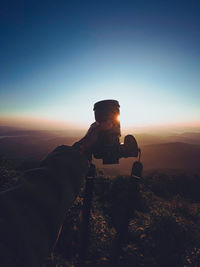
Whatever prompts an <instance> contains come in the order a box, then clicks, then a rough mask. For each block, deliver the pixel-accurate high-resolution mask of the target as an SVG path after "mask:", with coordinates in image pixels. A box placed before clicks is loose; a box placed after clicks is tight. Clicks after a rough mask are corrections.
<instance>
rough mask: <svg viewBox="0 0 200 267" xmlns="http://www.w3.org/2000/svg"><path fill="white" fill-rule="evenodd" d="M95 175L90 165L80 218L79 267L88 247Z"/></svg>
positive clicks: (83, 263)
mask: <svg viewBox="0 0 200 267" xmlns="http://www.w3.org/2000/svg"><path fill="white" fill-rule="evenodd" d="M95 173H96V168H95V165H94V164H91V165H90V168H89V171H88V175H87V176H86V184H85V192H84V200H83V209H82V212H83V217H82V226H81V243H80V251H79V257H80V267H84V266H85V261H86V258H87V251H88V246H89V219H90V210H91V206H92V195H93V188H94V177H95Z"/></svg>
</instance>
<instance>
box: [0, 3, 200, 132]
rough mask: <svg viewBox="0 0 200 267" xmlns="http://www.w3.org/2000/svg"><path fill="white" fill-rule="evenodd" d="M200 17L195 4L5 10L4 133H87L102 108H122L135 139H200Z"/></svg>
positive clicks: (0, 73) (0, 111) (0, 113)
mask: <svg viewBox="0 0 200 267" xmlns="http://www.w3.org/2000/svg"><path fill="white" fill-rule="evenodd" d="M3 5H4V6H3ZM199 11H200V4H199V2H198V1H194V0H193V1H190V2H188V1H177V0H176V1H168V2H164V1H150V2H149V1H134V2H133V1H101V2H97V1H84V2H83V1H59V2H55V1H48V5H47V3H46V2H41V1H28V2H27V1H19V2H14V1H6V2H5V3H4V4H2V8H1V16H0V21H1V23H0V33H1V37H2V42H1V44H0V58H1V63H0V64H1V67H0V125H13V126H20V127H22V126H26V127H30V128H31V127H32V128H35V127H38V128H56V127H58V128H63V129H65V127H67V126H70V127H72V128H73V127H74V128H75V129H86V128H87V127H88V126H89V124H90V123H92V122H93V121H94V115H93V110H92V109H93V105H94V103H95V102H96V101H99V100H102V99H117V100H118V101H119V103H120V106H121V116H120V120H121V125H122V127H124V128H126V129H129V128H131V127H136V128H145V129H146V128H151V127H160V126H161V127H164V126H166V127H167V126H168V125H169V126H170V127H172V128H173V127H175V128H176V127H177V129H180V128H181V127H182V128H184V127H186V129H189V130H190V129H194V128H195V129H196V128H198V129H199V125H200V117H199V114H200V105H199V99H200V80H199V77H200V34H199V28H200V27H199V26H200V16H199V13H200V12H199Z"/></svg>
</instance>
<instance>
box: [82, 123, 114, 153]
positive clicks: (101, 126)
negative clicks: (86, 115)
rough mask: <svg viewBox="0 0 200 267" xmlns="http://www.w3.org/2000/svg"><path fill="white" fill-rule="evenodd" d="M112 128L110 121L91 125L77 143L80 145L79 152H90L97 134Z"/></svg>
mask: <svg viewBox="0 0 200 267" xmlns="http://www.w3.org/2000/svg"><path fill="white" fill-rule="evenodd" d="M112 127H113V122H112V121H111V120H108V121H104V122H101V123H98V122H94V123H92V124H91V126H90V128H89V130H88V131H87V133H86V135H85V136H84V137H83V138H82V139H81V140H80V141H79V142H78V143H79V145H80V150H81V152H83V153H84V152H90V151H91V149H92V147H93V146H94V145H95V144H96V142H97V140H98V136H99V133H100V132H102V131H107V130H109V129H111V128H112Z"/></svg>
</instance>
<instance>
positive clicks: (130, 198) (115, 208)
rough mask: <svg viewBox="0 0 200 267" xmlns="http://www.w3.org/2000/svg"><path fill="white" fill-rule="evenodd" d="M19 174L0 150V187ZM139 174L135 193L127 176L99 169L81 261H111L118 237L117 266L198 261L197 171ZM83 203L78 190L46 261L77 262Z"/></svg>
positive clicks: (107, 263)
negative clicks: (141, 176) (86, 251)
mask: <svg viewBox="0 0 200 267" xmlns="http://www.w3.org/2000/svg"><path fill="white" fill-rule="evenodd" d="M19 177H20V170H16V169H15V167H14V165H12V162H10V161H8V160H7V159H6V158H5V157H2V156H1V157H0V190H1V191H3V190H6V189H8V188H11V187H13V186H16V185H17V184H19V183H20V180H19ZM144 180H145V183H144V184H142V183H141V184H138V185H137V187H138V192H139V193H138V194H137V195H136V194H132V192H133V191H134V190H135V188H134V187H135V186H136V185H135V184H132V181H131V179H130V177H128V176H120V177H116V178H114V179H113V178H112V179H111V178H109V177H105V176H104V175H103V173H102V171H100V172H99V175H98V177H97V179H96V183H95V190H94V198H93V207H92V212H91V218H90V229H91V232H90V248H89V255H88V261H87V264H86V266H88V267H89V266H113V259H114V257H113V255H114V253H116V250H115V249H116V244H117V242H119V240H120V242H121V244H122V246H121V251H120V252H119V253H120V259H119V262H118V266H123V267H124V266H127V267H128V266H129V267H130V266H138V267H140V266H150V267H158V266H159V267H162V266H163V267H165V266H174V267H175V266H199V260H200V223H199V222H200V212H199V211H200V198H199V194H198V192H199V189H200V182H199V181H200V173H198V172H197V173H192V174H187V173H184V172H180V173H179V172H174V174H173V173H172V172H169V173H167V171H165V172H164V173H162V172H160V171H154V172H152V173H151V174H149V175H147V176H146V177H144ZM134 192H135V191H134ZM82 204H83V191H81V192H80V194H79V196H78V197H77V199H76V201H75V202H74V204H73V206H72V207H71V209H70V210H69V211H68V212H67V215H66V219H65V222H64V225H63V230H62V233H61V236H60V239H59V240H58V243H57V245H56V248H55V251H54V254H53V259H52V255H51V257H49V259H47V260H46V261H45V263H44V266H45V267H50V266H71V267H72V266H76V263H77V261H78V257H79V255H78V244H79V242H80V222H81V220H80V217H81V212H80V211H81V206H82ZM120 233H121V239H119V235H120ZM56 264H57V265H56Z"/></svg>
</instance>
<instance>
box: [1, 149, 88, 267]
mask: <svg viewBox="0 0 200 267" xmlns="http://www.w3.org/2000/svg"><path fill="white" fill-rule="evenodd" d="M86 172H87V160H86V158H85V157H84V155H81V154H80V153H79V152H78V151H76V150H74V149H73V148H71V147H65V146H62V147H59V148H57V149H56V150H55V151H54V152H52V153H51V154H50V155H49V156H48V157H47V159H46V160H44V161H43V163H42V164H41V167H40V168H38V169H34V170H30V171H28V172H26V173H25V174H24V176H23V177H22V179H23V182H22V184H21V185H20V186H19V187H17V188H15V189H13V190H10V191H7V192H5V193H3V194H1V195H0V211H1V222H0V231H1V233H0V236H1V243H2V242H7V244H10V245H11V247H12V249H14V250H15V249H16V251H17V255H20V256H19V257H20V258H21V260H24V261H27V260H28V259H31V262H32V263H31V264H32V265H30V263H28V264H29V265H27V262H24V266H29V267H31V266H38V263H39V262H40V261H41V259H42V258H43V257H44V256H46V255H47V254H48V253H49V252H50V251H51V249H52V247H53V245H54V243H55V240H56V238H57V235H58V231H59V228H60V226H61V225H62V223H63V220H64V216H65V212H66V210H67V209H68V208H69V207H70V206H71V204H72V202H73V200H74V199H75V197H76V195H77V193H78V191H79V190H80V187H81V183H82V181H83V177H84V175H85V174H86ZM25 255H26V256H25ZM34 260H35V262H33V261H34ZM21 266H23V264H21Z"/></svg>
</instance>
